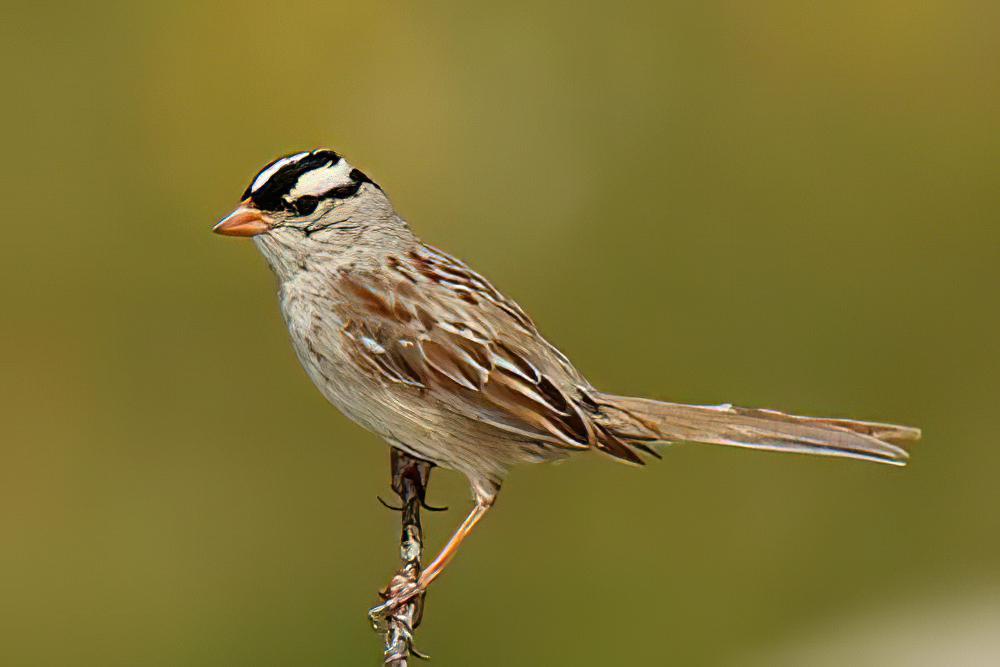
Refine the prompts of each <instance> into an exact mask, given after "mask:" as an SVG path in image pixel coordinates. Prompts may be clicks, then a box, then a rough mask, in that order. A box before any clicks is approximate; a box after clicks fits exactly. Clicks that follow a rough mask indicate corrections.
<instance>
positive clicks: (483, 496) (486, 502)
mask: <svg viewBox="0 0 1000 667" xmlns="http://www.w3.org/2000/svg"><path fill="white" fill-rule="evenodd" d="M496 494H497V489H496V488H490V489H489V490H483V489H480V488H477V489H476V501H475V505H473V507H472V511H471V512H469V515H468V516H467V517H465V520H464V521H462V523H461V525H460V526H459V527H458V530H456V531H455V533H454V534H453V535H452V536H451V539H449V540H448V543H447V544H445V545H444V548H442V549H441V551H440V552H439V553H438V555H437V556H435V557H434V560H432V561H431V562H430V563H429V564H428V565H427V567H426V568H425V569H424V571H423V572H421V573H420V576H419V577H418V578H417V580H416V581H413V582H409V583H406V584H404V585H402V586H397V587H394V589H393V590H389V591H387V595H388V597H387V599H386V601H385V602H384V603H382V604H380V605H379V606H377V607H375V608H374V609H372V610H371V611H369V612H368V615H369V617H370V618H371V619H372V621H373V623H376V625H377V624H378V622H379V620H380V619H383V618H386V617H387V616H389V615H391V614H392V612H393V610H394V609H396V608H398V607H399V606H400V605H403V604H406V603H407V602H408V601H409V600H411V599H412V598H414V597H415V596H418V595H422V594H423V593H424V591H426V590H427V587H428V586H430V585H431V582H433V581H434V580H435V579H437V578H438V576H439V575H440V574H441V572H442V571H444V568H445V567H446V566H447V565H448V563H449V562H451V559H452V558H454V556H455V553H456V552H457V551H458V547H459V545H461V544H462V541H463V540H464V539H465V538H466V537H468V536H469V534H470V533H472V529H473V528H475V527H476V524H477V523H479V521H480V519H482V518H483V517H484V516H485V515H486V512H487V511H488V510H489V509H490V507H492V506H493V502H494V501H495V500H496Z"/></svg>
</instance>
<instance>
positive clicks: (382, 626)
mask: <svg viewBox="0 0 1000 667" xmlns="http://www.w3.org/2000/svg"><path fill="white" fill-rule="evenodd" d="M390 456H391V462H392V490H393V491H395V492H396V495H398V496H399V499H400V501H401V506H400V507H399V508H393V509H399V510H400V513H401V517H402V533H401V534H400V538H399V551H400V559H401V560H402V566H401V567H400V568H399V570H398V571H397V572H396V574H395V576H393V578H392V581H391V582H390V583H389V587H388V588H387V589H386V590H384V591H382V592H381V593H380V595H381V596H382V599H383V600H386V599H388V598H389V597H390V596H391V595H392V594H393V593H394V592H396V591H398V590H400V589H401V588H403V587H405V586H407V585H409V584H413V583H415V582H416V581H417V579H418V578H419V577H420V557H421V554H422V552H423V548H424V538H423V532H422V531H421V528H420V508H421V507H423V508H426V509H435V508H431V507H428V506H427V505H426V503H425V500H424V498H425V495H426V493H427V481H428V479H429V478H430V474H431V468H432V467H434V466H433V464H431V463H427V462H426V461H421V460H420V459H415V458H413V457H411V456H409V455H408V454H406V453H405V452H403V451H401V450H399V449H396V448H395V447H393V448H392V450H391V453H390ZM383 504H385V503H383ZM423 611H424V596H423V595H418V596H416V597H415V598H413V599H412V600H410V601H409V602H407V603H406V604H404V605H401V606H400V607H399V608H398V609H396V610H394V611H393V612H392V613H391V614H390V615H389V616H388V617H387V618H385V619H375V618H373V621H374V622H375V623H376V629H378V630H380V631H382V632H384V633H385V664H387V665H392V666H393V667H406V666H407V664H408V662H409V658H410V656H411V655H412V656H414V657H418V658H424V657H426V656H423V655H421V654H420V653H419V652H418V651H417V650H416V649H415V648H414V647H413V631H414V630H415V629H416V627H417V626H418V625H420V620H421V617H422V616H423Z"/></svg>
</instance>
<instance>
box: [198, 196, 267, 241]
mask: <svg viewBox="0 0 1000 667" xmlns="http://www.w3.org/2000/svg"><path fill="white" fill-rule="evenodd" d="M273 222H274V221H273V220H271V218H270V217H268V216H267V215H265V214H264V213H262V212H261V211H259V210H257V209H256V208H254V207H253V205H252V204H251V203H250V200H247V201H244V202H242V203H241V204H240V207H239V208H238V209H236V210H235V211H233V212H232V213H230V214H229V215H227V216H226V217H225V218H223V219H222V220H221V221H219V224H217V225H216V226H215V227H212V231H213V232H215V233H216V234H222V235H224V236H257V235H258V234H263V233H264V232H266V231H267V230H269V229H271V225H272V224H273Z"/></svg>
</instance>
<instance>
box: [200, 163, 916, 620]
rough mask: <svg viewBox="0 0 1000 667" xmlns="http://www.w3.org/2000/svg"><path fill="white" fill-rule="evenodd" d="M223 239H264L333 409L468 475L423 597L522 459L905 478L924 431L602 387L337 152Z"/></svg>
mask: <svg viewBox="0 0 1000 667" xmlns="http://www.w3.org/2000/svg"><path fill="white" fill-rule="evenodd" d="M213 231H214V232H216V233H218V234H222V235H226V236H234V237H247V238H252V239H253V242H254V244H255V245H256V246H257V248H258V249H259V250H260V252H261V254H263V256H264V258H265V260H266V262H267V264H268V265H269V266H270V268H271V270H272V271H273V272H274V274H275V276H276V277H277V283H278V300H279V304H280V308H281V313H282V315H283V317H284V320H285V323H286V324H287V327H288V331H289V334H290V336H291V342H292V345H293V347H294V349H295V353H296V355H297V357H298V359H299V361H300V362H301V364H302V366H303V367H304V369H305V371H306V373H307V374H308V375H309V377H310V378H311V379H312V381H313V383H314V384H315V385H316V387H317V388H318V389H319V391H320V392H321V393H322V394H323V396H324V397H325V398H326V399H327V400H328V401H329V402H330V403H332V404H333V405H334V406H335V407H337V408H338V409H339V410H340V411H341V412H342V413H343V414H344V415H346V416H347V417H348V418H350V419H351V420H353V421H354V422H356V423H358V424H359V425H361V426H362V427H364V428H365V429H367V430H369V431H371V432H373V433H375V434H376V435H378V436H380V437H381V438H382V439H383V440H385V441H386V442H387V443H388V444H389V445H390V446H392V447H396V448H398V449H399V450H402V451H403V452H405V453H407V454H408V455H410V456H412V457H415V458H417V459H419V460H421V461H424V462H427V463H430V464H433V465H436V466H440V467H443V468H447V469H451V470H454V471H457V472H459V473H461V474H464V475H465V476H466V478H467V479H468V481H469V484H470V487H471V490H472V496H473V504H472V508H471V511H470V512H469V514H468V516H467V517H466V518H465V520H464V521H462V523H461V524H460V525H459V527H458V528H457V530H456V531H455V532H454V534H453V535H452V536H451V538H450V539H449V540H448V541H447V543H446V544H445V546H444V547H443V548H442V549H441V551H440V552H439V553H438V554H437V556H436V557H435V558H434V559H433V560H432V561H431V562H430V563H429V564H428V565H427V567H426V568H425V569H424V570H423V571H422V572H421V574H420V576H419V578H417V579H416V580H415V581H413V582H411V583H409V584H408V585H406V586H403V587H400V588H398V589H397V590H395V591H394V592H393V593H392V594H391V595H390V596H389V598H388V599H387V600H386V602H385V604H383V605H382V606H381V608H380V611H381V613H383V614H386V615H387V614H390V613H392V611H393V610H394V609H397V608H398V607H399V606H400V605H402V604H404V603H406V602H407V601H409V600H411V599H413V598H414V597H415V596H418V595H421V594H423V592H424V591H426V589H427V587H428V586H429V585H430V584H431V583H432V582H433V581H434V580H435V579H437V577H438V576H439V575H440V574H441V572H442V571H443V570H444V569H445V566H446V565H447V564H448V563H449V562H450V561H451V559H452V558H453V557H454V555H455V553H456V551H457V550H458V548H459V545H461V543H462V542H463V541H464V540H465V539H466V538H467V537H468V536H469V534H470V533H471V532H472V531H473V529H474V528H475V526H476V525H477V524H478V523H479V522H480V520H481V519H482V518H483V516H484V515H485V514H486V513H487V512H488V511H489V509H490V508H491V507H492V506H493V504H494V502H495V501H496V498H497V495H498V493H499V491H500V488H501V484H502V482H503V480H504V478H505V476H506V474H507V472H508V471H509V470H510V469H511V468H512V467H513V466H515V465H518V464H522V463H542V462H550V461H558V460H562V459H565V458H567V457H569V456H571V455H573V454H577V453H581V452H586V451H591V452H598V453H601V454H604V455H607V456H608V457H610V458H612V459H615V460H618V461H622V462H625V463H630V464H633V465H637V466H638V465H643V464H644V461H645V457H648V456H653V457H657V458H659V457H660V453H659V451H658V448H659V446H661V445H665V444H671V443H678V442H688V443H705V444H717V445H730V446H734V447H746V448H751V449H761V450H773V451H779V452H797V453H804V454H817V455H823V456H838V457H845V458H850V459H860V460H863V461H873V462H878V463H886V464H891V465H905V464H906V462H907V460H908V456H909V455H908V451H907V446H908V445H909V444H910V443H912V442H914V441H916V440H918V439H919V438H920V430H919V429H917V428H913V427H908V426H899V425H895V424H889V423H877V422H869V421H857V420H853V419H837V418H821V417H804V416H796V415H792V414H786V413H783V412H779V411H776V410H768V409H751V408H741V407H736V406H733V405H728V404H726V405H685V404H681V403H670V402H665V401H659V400H653V399H650V398H642V397H633V396H621V395H616V394H612V393H606V392H603V391H600V390H598V389H597V388H595V387H594V386H593V385H592V384H591V383H590V382H588V381H587V379H586V378H585V377H584V376H583V374H582V373H581V372H580V371H578V370H577V369H576V367H574V365H573V364H572V363H571V362H570V360H569V359H568V358H567V357H566V356H565V355H564V354H562V353H561V352H560V351H559V350H558V349H557V348H556V347H555V346H554V345H552V344H551V343H550V342H549V341H547V340H546V339H545V338H544V337H543V336H542V334H541V333H539V330H538V328H537V327H536V326H535V323H534V321H533V320H532V319H531V318H530V317H529V316H528V315H527V313H525V311H524V310H523V309H522V308H521V307H520V306H518V304H517V303H515V302H514V301H513V300H512V299H510V298H508V297H507V296H505V295H504V294H503V293H501V292H500V291H499V290H498V289H496V288H495V287H494V286H493V285H492V284H491V283H490V282H489V281H487V280H486V278H484V277H483V276H481V275H480V274H479V273H477V272H475V271H474V270H472V269H471V268H469V266H467V265H466V264H465V263H463V262H461V261H460V260H458V259H456V258H455V257H452V256H451V255H449V254H447V253H445V252H443V251H441V250H438V249H437V248H435V247H433V246H430V245H428V244H426V243H424V242H423V241H422V240H421V239H420V238H418V237H417V236H416V235H415V234H414V233H413V231H411V229H410V226H409V224H408V223H407V222H406V221H405V220H404V219H403V218H402V217H401V216H400V215H399V213H397V212H396V210H395V208H394V207H393V205H392V203H391V202H390V200H389V198H388V196H387V195H386V193H385V192H384V191H383V189H382V188H381V187H380V186H379V185H378V184H377V183H376V182H375V181H373V180H372V179H371V178H369V177H368V176H367V175H365V173H364V172H362V171H361V170H359V169H357V168H356V167H354V166H352V165H351V164H350V163H349V162H348V161H347V160H346V159H345V158H344V157H342V156H341V155H339V154H338V153H337V152H336V151H333V150H330V149H327V148H319V149H315V150H308V151H302V152H298V153H294V154H290V155H285V156H283V157H280V158H278V159H276V160H274V161H272V162H270V163H269V164H267V165H266V166H265V167H264V168H263V169H261V170H260V171H259V172H258V173H257V174H256V175H255V176H254V177H253V179H252V180H251V182H250V185H249V186H248V187H247V188H246V190H245V191H244V192H243V195H242V197H241V199H240V203H239V205H238V206H237V208H236V209H235V210H234V211H233V212H232V213H231V214H229V215H228V216H226V217H225V218H223V219H222V220H221V221H220V222H218V223H217V224H216V225H215V226H214V227H213Z"/></svg>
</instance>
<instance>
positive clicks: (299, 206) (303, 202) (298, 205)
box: [292, 195, 319, 215]
mask: <svg viewBox="0 0 1000 667" xmlns="http://www.w3.org/2000/svg"><path fill="white" fill-rule="evenodd" d="M318 205H319V197H315V196H313V195H302V196H301V197H299V198H298V199H296V200H295V201H294V202H292V206H293V207H294V208H295V213H296V214H298V215H309V214H310V213H312V212H313V211H315V210H316V206H318Z"/></svg>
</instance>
